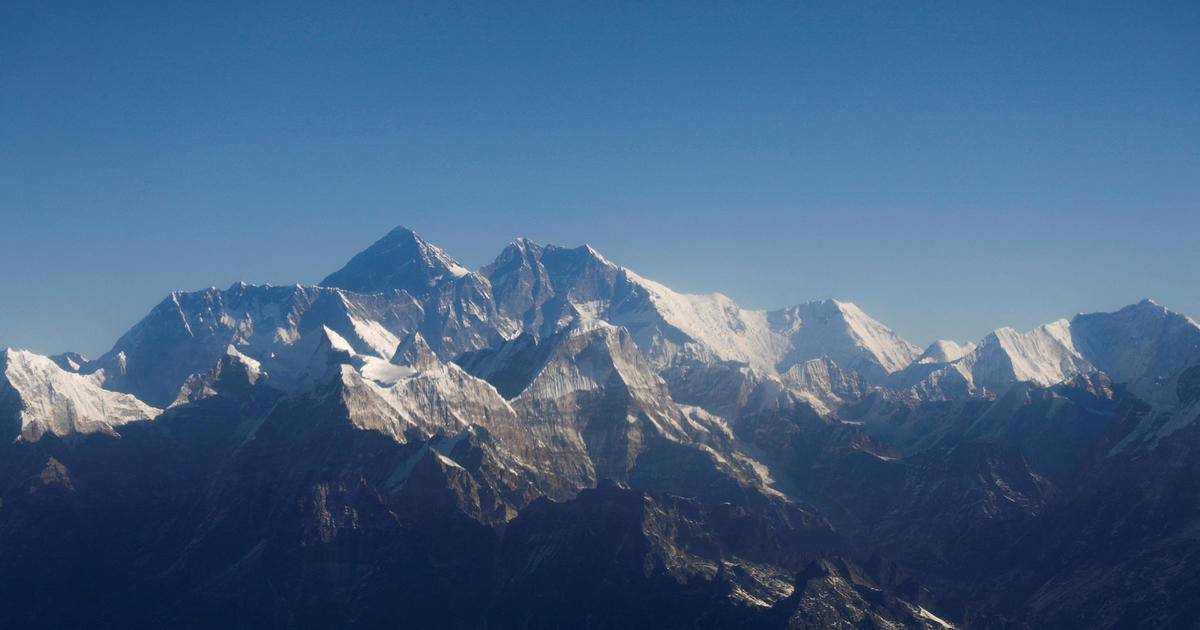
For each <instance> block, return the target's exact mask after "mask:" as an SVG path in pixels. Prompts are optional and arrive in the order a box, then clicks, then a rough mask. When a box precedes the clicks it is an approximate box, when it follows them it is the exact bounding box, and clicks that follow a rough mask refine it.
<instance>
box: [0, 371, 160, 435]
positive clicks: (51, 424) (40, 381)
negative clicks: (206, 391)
mask: <svg viewBox="0 0 1200 630" xmlns="http://www.w3.org/2000/svg"><path fill="white" fill-rule="evenodd" d="M0 363H3V369H4V371H3V377H4V379H5V380H7V381H8V383H9V385H11V386H12V388H13V389H14V390H16V392H17V396H18V397H19V398H20V402H21V407H22V408H21V411H20V420H21V436H20V437H21V438H22V439H25V440H28V441H31V442H35V441H37V440H38V439H40V438H41V436H42V435H44V434H45V433H47V432H49V433H53V434H55V435H58V436H65V435H69V434H72V433H96V432H102V433H109V434H116V431H115V429H114V427H117V426H120V425H123V424H127V423H129V422H135V421H138V420H148V419H151V418H154V417H156V416H158V415H159V414H160V413H162V411H161V410H160V409H156V408H154V407H151V406H149V405H147V404H145V403H143V402H142V401H140V400H138V399H137V398H136V397H134V396H132V395H130V394H122V393H118V392H112V391H108V390H106V389H102V388H101V387H100V384H99V382H98V381H99V378H102V376H99V377H98V376H96V375H91V376H83V375H80V374H75V373H74V372H68V371H66V370H63V369H62V368H60V367H58V365H56V364H55V363H54V361H51V360H50V359H49V358H48V357H44V356H41V355H39V354H34V353H32V352H28V351H24V350H12V349H8V350H5V351H4V353H3V355H2V360H0Z"/></svg>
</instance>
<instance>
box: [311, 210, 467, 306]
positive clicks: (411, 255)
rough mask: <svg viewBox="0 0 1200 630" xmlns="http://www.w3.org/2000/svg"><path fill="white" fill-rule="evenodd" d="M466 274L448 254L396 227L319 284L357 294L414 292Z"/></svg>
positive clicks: (419, 291) (408, 230)
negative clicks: (391, 291)
mask: <svg viewBox="0 0 1200 630" xmlns="http://www.w3.org/2000/svg"><path fill="white" fill-rule="evenodd" d="M467 273H469V272H468V271H467V269H466V268H465V267H463V266H462V265H460V264H459V263H458V261H456V260H454V258H452V257H451V256H450V255H449V254H447V253H446V252H444V251H442V250H441V249H440V248H438V247H436V246H434V245H431V244H429V243H428V242H426V241H425V240H424V239H422V238H421V237H420V236H417V234H416V232H413V231H412V230H410V229H408V228H406V227H403V226H400V227H397V228H396V229H394V230H392V231H391V232H388V233H387V235H386V236H384V237H383V238H381V239H379V240H378V241H375V243H374V244H373V245H371V246H370V247H368V248H367V249H365V250H363V251H362V252H360V253H359V254H357V255H356V256H354V257H353V258H351V259H350V262H348V263H346V266H345V267H342V268H341V269H339V270H337V271H335V272H333V273H331V274H329V275H328V276H326V278H325V279H324V280H322V281H321V285H322V286H327V287H337V288H340V289H348V290H350V291H355V292H358V293H379V292H381V291H390V290H401V291H408V292H409V293H412V294H414V295H416V294H419V293H423V292H425V291H426V290H428V289H429V288H430V287H433V286H436V285H437V284H438V283H439V282H441V281H442V280H444V279H446V278H458V277H462V276H465V275H467Z"/></svg>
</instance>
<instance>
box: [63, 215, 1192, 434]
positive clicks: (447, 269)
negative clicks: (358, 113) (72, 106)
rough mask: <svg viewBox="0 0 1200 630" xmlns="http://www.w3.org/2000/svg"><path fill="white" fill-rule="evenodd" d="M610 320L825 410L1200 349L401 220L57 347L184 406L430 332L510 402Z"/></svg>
mask: <svg viewBox="0 0 1200 630" xmlns="http://www.w3.org/2000/svg"><path fill="white" fill-rule="evenodd" d="M598 323H602V324H605V325H608V326H613V327H616V328H619V329H624V330H625V331H628V334H629V335H630V337H631V342H632V344H633V346H635V347H636V348H637V349H638V350H639V351H640V352H641V354H642V356H643V358H644V360H645V361H646V362H647V363H648V365H649V366H650V368H651V370H652V371H653V372H658V373H661V374H663V375H664V376H666V377H667V378H668V382H670V383H672V386H674V387H676V388H677V389H680V391H681V392H682V391H683V389H685V388H687V387H690V385H689V384H687V383H682V382H675V381H678V379H674V378H673V377H671V376H670V374H680V373H683V372H681V369H682V370H684V371H689V373H698V372H696V368H697V367H700V366H706V370H707V371H706V374H708V375H709V376H708V377H706V378H710V379H711V378H712V377H713V375H715V374H717V373H722V374H724V376H721V377H720V378H722V379H726V380H728V379H733V380H732V381H731V383H733V382H741V381H743V380H744V379H746V378H750V379H751V380H752V381H754V382H755V383H758V385H756V386H755V387H757V388H758V389H759V390H762V388H763V384H764V383H773V384H774V385H773V387H776V388H778V389H780V390H783V391H789V392H791V394H790V396H789V397H784V398H782V399H778V397H777V396H775V398H776V403H775V404H780V403H778V400H784V401H786V400H805V401H807V402H809V403H810V404H812V405H813V406H814V407H815V408H817V410H818V411H820V412H821V413H831V412H833V411H835V410H836V409H837V408H839V407H840V406H841V405H843V404H847V403H852V402H855V401H857V400H860V399H862V398H863V397H864V396H866V395H867V394H869V393H870V392H872V391H876V390H880V389H883V390H885V391H886V390H895V391H897V392H902V393H903V395H909V396H914V397H916V398H917V399H925V398H931V399H953V398H957V397H964V396H967V397H970V396H987V395H995V394H998V393H1000V392H1003V391H1004V390H1005V389H1006V388H1007V387H1009V386H1011V385H1013V384H1015V383H1018V382H1031V383H1035V384H1038V385H1041V386H1050V385H1054V384H1057V383H1062V382H1065V381H1068V380H1070V379H1072V378H1073V377H1075V376H1078V375H1081V374H1089V373H1093V372H1103V373H1105V374H1107V375H1108V376H1109V377H1110V378H1112V379H1113V380H1114V381H1115V382H1117V383H1120V384H1126V385H1128V386H1130V387H1132V388H1134V389H1135V390H1136V391H1138V392H1139V393H1140V394H1142V395H1143V396H1144V397H1146V398H1148V399H1151V400H1153V401H1156V402H1160V403H1164V404H1169V403H1171V402H1172V401H1173V400H1174V399H1175V397H1174V385H1173V381H1172V379H1173V378H1174V376H1175V375H1177V374H1178V373H1180V372H1181V371H1182V370H1183V369H1185V368H1187V367H1189V366H1190V365H1192V364H1194V363H1196V362H1198V361H1200V327H1198V326H1197V325H1196V323H1195V322H1194V321H1192V320H1191V319H1189V318H1187V317H1185V316H1182V315H1179V314H1176V313H1172V312H1170V311H1168V310H1166V309H1164V308H1163V307H1161V306H1159V305H1157V304H1155V303H1153V302H1150V301H1145V302H1142V303H1140V304H1136V305H1133V306H1129V307H1126V308H1125V309H1122V310H1121V311H1118V312H1116V313H1096V314H1090V315H1082V314H1081V315H1078V316H1076V317H1075V318H1073V319H1072V320H1070V321H1068V320H1059V321H1056V322H1052V323H1049V324H1046V325H1044V326H1039V327H1038V328H1035V329H1034V330H1032V331H1029V332H1026V333H1018V332H1017V331H1014V330H1012V329H1011V328H1002V329H999V330H997V331H995V332H994V333H992V334H990V335H988V336H987V337H986V338H984V339H983V340H982V341H980V342H979V343H977V344H976V343H968V344H962V345H960V344H958V343H956V342H953V341H946V340H941V341H938V342H935V343H934V344H932V345H931V346H930V347H929V348H927V349H926V350H925V351H924V352H922V351H921V350H920V349H919V348H917V347H915V346H913V345H912V344H910V343H908V342H907V341H905V340H904V339H903V338H901V337H900V336H899V335H897V334H896V333H895V332H893V331H892V330H890V329H888V328H887V327H886V326H884V325H883V324H881V323H879V322H878V321H876V320H874V319H872V318H871V317H869V316H868V315H866V314H865V313H864V312H863V311H862V310H861V309H859V308H858V307H856V306H855V305H853V304H851V303H848V302H840V301H836V300H825V301H820V302H809V303H805V304H800V305H797V306H792V307H788V308H784V309H780V310H777V311H769V312H768V311H756V310H749V309H744V308H742V307H740V306H739V305H737V304H736V303H735V302H734V301H733V300H731V299H729V298H728V297H726V296H724V295H721V294H719V293H714V294H711V295H689V294H681V293H677V292H675V291H672V290H671V289H669V288H667V287H666V286H664V285H662V284H660V283H657V282H654V281H651V280H648V279H646V278H644V277H642V276H640V275H638V274H636V273H634V272H632V271H630V270H628V269H625V268H623V267H620V266H618V265H616V264H613V263H612V262H610V261H608V260H607V259H605V258H604V257H603V256H602V255H601V254H599V253H598V252H597V251H595V250H594V249H593V248H591V247H588V246H582V247H577V248H563V247H557V246H553V245H548V246H543V245H539V244H536V243H533V242H532V241H529V240H528V239H518V240H517V241H514V242H513V243H512V244H510V245H509V246H508V247H507V248H505V250H504V251H503V252H501V254H500V255H499V256H498V257H497V258H496V260H495V261H494V262H492V263H491V264H489V265H487V266H485V267H484V268H482V269H480V270H479V271H478V272H471V271H469V270H467V269H466V268H465V267H463V265H461V264H460V263H458V262H457V261H456V260H455V259H454V258H452V257H451V256H450V255H449V254H447V253H446V252H444V251H443V250H441V249H440V248H438V247H436V246H434V245H431V244H429V243H427V242H425V241H424V240H423V239H421V238H420V237H419V236H417V235H416V234H415V233H413V232H412V231H410V230H408V229H406V228H402V227H401V228H397V229H395V230H393V231H392V232H390V233H389V234H387V235H386V236H384V237H383V238H382V239H380V240H379V241H378V242H376V243H375V244H373V245H372V246H371V247H369V248H367V249H366V250H364V251H363V252H361V253H360V254H358V255H356V256H354V257H353V258H352V259H351V260H350V261H349V262H348V263H347V264H346V266H345V267H343V268H342V269H340V270H338V271H336V272H334V273H332V274H330V275H329V276H328V277H326V278H325V280H323V281H322V284H321V285H318V286H300V285H296V286H290V287H273V286H269V285H263V286H256V285H247V284H244V283H239V284H236V285H234V286H232V287H230V288H229V289H226V290H223V291H222V290H217V289H215V288H213V289H207V290H204V291H198V292H193V293H183V292H177V293H173V294H172V295H171V296H169V297H168V298H167V299H166V300H164V301H163V302H162V303H160V304H159V305H158V306H157V307H155V308H154V309H153V310H152V311H151V313H150V314H149V315H147V317H146V318H145V319H143V320H142V321H141V322H140V323H138V324H137V325H136V326H134V328H132V329H131V330H130V331H129V332H128V333H126V334H125V335H124V336H122V337H121V339H119V340H118V341H117V343H116V344H115V345H114V347H113V349H112V350H111V351H110V352H108V353H106V354H105V355H104V356H102V357H100V358H99V359H97V360H95V361H90V362H89V361H86V360H85V359H83V358H82V357H79V356H78V355H73V354H66V355H61V356H60V357H55V358H54V361H55V362H56V365H58V366H59V367H60V368H62V370H64V371H65V372H78V373H79V374H81V375H85V376H87V378H88V379H90V380H89V381H88V382H90V383H92V384H94V385H95V386H97V387H99V388H101V389H103V390H105V391H111V392H120V393H126V394H131V395H133V396H135V397H136V400H138V401H139V402H142V403H143V404H145V405H147V406H148V408H150V409H154V408H166V407H168V406H170V405H171V404H172V403H173V402H175V401H176V400H177V399H178V398H179V396H180V395H181V389H182V388H184V387H185V385H186V383H188V381H189V379H193V380H194V379H196V378H200V377H202V376H203V375H205V374H207V373H209V372H210V371H211V370H213V369H214V367H215V366H217V364H218V363H219V362H220V361H221V360H222V359H223V357H226V356H227V355H228V354H229V352H230V351H232V352H235V353H236V354H238V355H239V356H241V357H243V358H244V359H245V361H247V362H249V363H252V364H253V365H254V366H255V369H257V370H259V371H260V372H261V374H262V375H263V376H264V377H265V381H266V382H267V383H269V384H270V385H271V386H272V387H274V388H276V389H279V390H280V391H283V392H290V393H292V394H297V393H301V392H302V391H304V390H306V389H307V388H311V387H312V386H313V385H314V383H315V382H316V381H317V380H318V379H317V377H318V376H320V375H321V374H324V372H325V371H328V370H329V368H328V367H327V366H325V365H324V363H322V362H323V361H326V359H314V358H313V357H314V352H317V350H316V348H318V347H321V346H322V345H323V344H326V345H327V338H328V336H329V335H333V336H335V337H337V338H338V339H339V340H340V341H339V343H344V344H346V346H347V348H348V350H347V351H348V352H349V353H351V354H352V355H353V356H355V357H359V358H358V359H356V360H357V362H358V364H356V365H351V368H350V369H352V370H357V371H359V372H362V370H364V369H367V367H366V366H367V365H368V363H371V364H372V365H373V364H374V363H377V362H380V361H382V362H385V363H386V362H389V361H392V359H393V356H394V355H395V354H396V353H397V350H398V348H400V347H401V346H402V342H405V341H407V342H409V343H410V344H411V343H412V342H413V340H416V341H417V342H418V343H419V345H420V347H421V348H423V349H425V350H426V351H427V354H428V357H426V359H425V360H427V361H436V362H437V363H438V364H439V365H441V364H447V363H450V362H452V361H454V360H459V361H475V362H476V363H478V360H479V356H481V355H479V353H481V352H483V353H484V354H486V355H487V356H488V357H490V359H489V360H490V361H492V362H493V363H496V362H498V361H499V362H508V363H506V364H505V365H503V366H500V367H495V366H493V367H492V368H489V369H488V370H486V371H488V372H489V373H492V374H499V373H501V372H503V373H505V374H506V375H507V376H496V377H494V378H490V379H489V378H488V377H485V379H486V380H491V381H492V382H493V384H494V386H495V387H496V388H497V389H498V391H499V392H500V393H501V394H502V395H503V397H505V398H512V397H515V396H516V395H517V394H519V393H521V391H522V390H519V389H514V387H515V386H516V384H514V383H512V382H509V381H508V380H505V379H509V380H511V379H512V378H517V380H518V381H521V382H522V383H524V384H526V385H527V384H528V382H531V381H532V379H533V378H534V377H535V376H536V373H535V369H534V368H535V367H536V366H537V365H539V364H538V361H542V360H545V358H546V357H534V356H532V355H531V354H530V352H528V351H518V350H517V349H518V348H521V347H524V346H530V347H539V346H540V347H548V346H547V345H546V342H547V341H550V340H553V339H555V338H557V337H560V336H562V335H563V334H564V332H565V331H568V330H571V329H579V328H580V327H581V326H582V327H595V326H596V325H598ZM327 332H328V333H329V334H327ZM522 339H524V340H525V341H522ZM409 351H410V352H411V351H413V349H412V348H410V350H409ZM339 356H341V355H339ZM347 356H348V355H347ZM472 356H474V357H475V358H474V359H471V358H469V357H472ZM364 357H365V358H366V359H364ZM342 359H345V356H341V358H334V359H331V360H332V361H334V362H335V363H336V362H337V361H340V360H342ZM367 359H369V361H368V362H364V361H366V360H367ZM314 361H315V362H316V364H314ZM372 362H374V363H372ZM526 362H532V363H530V364H529V365H524V363H526ZM349 363H353V362H349ZM349 363H348V364H349ZM738 365H741V366H745V368H746V369H748V370H749V372H745V371H744V369H742V368H737V367H735V366H738ZM371 369H374V368H371ZM480 369H483V368H480ZM713 370H716V371H715V372H714V371H713ZM318 372H319V373H321V374H317V373H318ZM517 374H521V376H519V377H518V376H516V375H517ZM364 377H365V378H366V380H367V381H371V380H372V379H371V378H369V377H366V376H365V374H364ZM731 386H733V385H732V384H731V385H722V387H726V388H727V387H731ZM763 395H764V394H761V393H760V395H759V399H760V401H761V400H765V399H763V398H762V396H763ZM765 395H767V396H768V398H770V397H771V396H772V395H770V394H765ZM685 397H687V396H686V395H685ZM782 404H788V403H786V402H784V403H782ZM711 406H712V405H710V407H711ZM722 407H726V409H725V410H726V411H727V410H728V409H727V405H722Z"/></svg>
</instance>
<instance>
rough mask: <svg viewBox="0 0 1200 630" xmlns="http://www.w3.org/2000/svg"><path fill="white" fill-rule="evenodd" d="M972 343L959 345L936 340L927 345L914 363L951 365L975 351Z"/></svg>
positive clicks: (944, 340) (954, 342) (949, 341)
mask: <svg viewBox="0 0 1200 630" xmlns="http://www.w3.org/2000/svg"><path fill="white" fill-rule="evenodd" d="M975 347H976V346H975V343H974V342H967V343H965V344H959V343H958V342H956V341H951V340H949V339H938V340H937V341H935V342H933V343H931V344H929V347H928V348H926V349H925V352H922V353H921V356H919V357H917V360H916V361H915V363H951V362H953V361H957V360H959V359H961V358H963V356H965V355H967V354H968V353H970V352H971V351H973V350H974V349H975Z"/></svg>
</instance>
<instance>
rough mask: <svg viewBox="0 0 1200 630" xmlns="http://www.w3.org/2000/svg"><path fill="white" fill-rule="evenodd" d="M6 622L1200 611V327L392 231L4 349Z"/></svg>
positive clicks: (830, 617)
mask: <svg viewBox="0 0 1200 630" xmlns="http://www.w3.org/2000/svg"><path fill="white" fill-rule="evenodd" d="M0 433H3V435H0V437H2V438H3V441H2V442H0V443H2V444H4V446H2V447H0V567H2V568H3V572H2V575H3V576H4V577H0V595H2V596H3V597H2V599H3V601H5V602H9V606H6V607H4V608H3V609H0V625H3V626H4V627H8V628H34V627H39V628H40V627H61V628H73V627H78V628H84V627H86V628H103V627H120V628H157V627H175V628H188V627H197V628H199V627H212V626H214V625H220V626H224V627H247V628H249V627H255V628H261V627H328V626H337V627H364V628H367V627H369V628H375V627H432V626H437V627H450V628H560V627H588V628H631V627H653V628H674V627H678V628H704V627H710V628H825V627H829V628H935V629H942V628H1194V627H1200V621H1198V620H1200V326H1198V325H1197V323H1196V322H1195V321H1194V320H1192V319H1190V318H1188V317H1187V316H1185V315H1182V314H1179V313H1174V312H1172V311H1170V310H1168V309H1166V308H1164V307H1162V306H1160V305H1158V304H1156V303H1154V302H1153V301H1150V300H1145V301H1143V302H1140V303H1138V304H1133V305H1130V306H1126V307H1125V308H1122V309H1120V310H1118V311H1116V312H1112V313H1092V314H1079V315H1076V316H1074V317H1072V318H1070V319H1060V320H1057V321H1054V322H1050V323H1047V324H1045V325H1042V326H1039V327H1037V328H1035V329H1033V330H1031V331H1028V332H1024V333H1022V332H1018V331H1015V330H1013V329H1011V328H1002V329H999V330H996V331H994V332H993V333H991V334H989V335H987V336H986V337H985V338H983V339H981V340H978V341H975V342H970V343H958V342H955V341H949V340H942V341H937V342H935V343H933V344H931V345H930V346H929V347H928V348H925V349H922V348H919V347H917V346H914V345H913V344H911V343H909V342H907V341H905V340H904V339H903V338H901V337H900V336H899V335H898V334H896V333H895V332H894V331H892V330H891V329H889V328H888V327H887V326H885V325H884V324H882V323H880V322H878V321H876V320H874V319H872V318H871V317H870V316H868V315H867V314H866V313H864V312H863V311H862V310H861V309H859V308H858V307H857V306H855V305H854V304H851V303H849V302H842V301H837V300H825V301H816V302H808V303H803V304H799V305H796V306H791V307H787V308H783V309H780V310H775V311H759V310H750V309H745V308H742V307H740V306H739V305H738V304H737V303H735V302H734V301H733V300H731V299H730V298H728V297H726V296H724V295H721V294H712V295H688V294H682V293H677V292H675V291H673V290H671V289H670V288H668V287H666V286H663V285H662V284H659V283H657V282H654V281H651V280H648V279H646V278H643V277H642V276H640V275H638V274H636V273H634V272H633V271H631V270H629V269H626V268H624V267H621V266H619V265H616V264H613V263H612V262H610V261H608V260H607V259H605V258H604V257H603V256H602V255H601V254H600V253H599V252H597V251H596V250H594V249H593V248H591V247H588V246H582V247H577V248H564V247H557V246H553V245H539V244H537V243H534V242H532V241H529V240H527V239H519V240H517V241H514V242H513V243H512V244H510V245H509V246H508V247H507V248H505V249H504V251H503V252H501V253H500V255H499V256H498V257H497V258H496V259H495V261H494V262H492V263H491V264H489V265H486V266H485V267H483V268H482V269H479V270H477V271H471V270H468V269H467V268H465V267H464V266H463V265H461V264H459V263H458V262H457V261H456V260H455V259H454V258H453V257H451V256H450V255H449V254H447V253H446V252H445V251H443V250H441V249H440V248H438V247H436V246H434V245H432V244H430V243H427V242H426V241H424V240H423V239H421V238H420V237H419V236H417V235H416V234H415V233H413V232H412V231H411V230H408V229H406V228H397V229H395V230H393V231H392V232H390V233H388V234H387V235H385V236H384V237H383V238H382V239H380V240H379V241H377V242H376V243H374V244H373V245H371V246H370V247H368V248H367V249H365V250H364V251H362V252H361V253H359V254H358V255H356V256H354V257H353V258H352V259H351V260H350V261H349V262H348V263H347V264H346V265H345V266H344V267H343V268H341V269H339V270H337V271H334V272H333V273H331V274H330V275H329V276H327V277H326V278H325V279H324V280H322V281H321V282H320V283H318V284H316V285H308V286H305V285H295V286H270V285H252V284H245V283H238V284H235V285H233V286H231V287H229V288H228V289H224V290H219V289H216V288H210V289H206V290H203V291H197V292H190V293H188V292H176V293H172V294H171V295H169V296H168V297H167V298H166V299H164V300H163V301H162V302H161V303H159V304H158V305H157V306H155V307H154V308H152V309H151V310H150V312H149V314H148V315H147V316H146V317H145V318H144V319H143V320H142V321H140V322H138V323H137V324H135V325H134V326H133V327H132V328H131V329H130V330H129V331H128V332H127V333H125V334H124V335H123V336H122V337H121V338H120V339H118V340H117V341H116V343H115V344H114V346H113V347H112V349H111V350H110V351H108V352H107V353H105V354H104V355H102V356H100V357H97V358H95V359H87V358H85V357H82V356H80V355H78V354H75V353H67V354H62V355H56V356H52V357H45V356H40V355H37V354H33V353H30V352H27V351H19V350H12V349H9V350H6V351H4V353H3V354H2V355H0Z"/></svg>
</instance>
